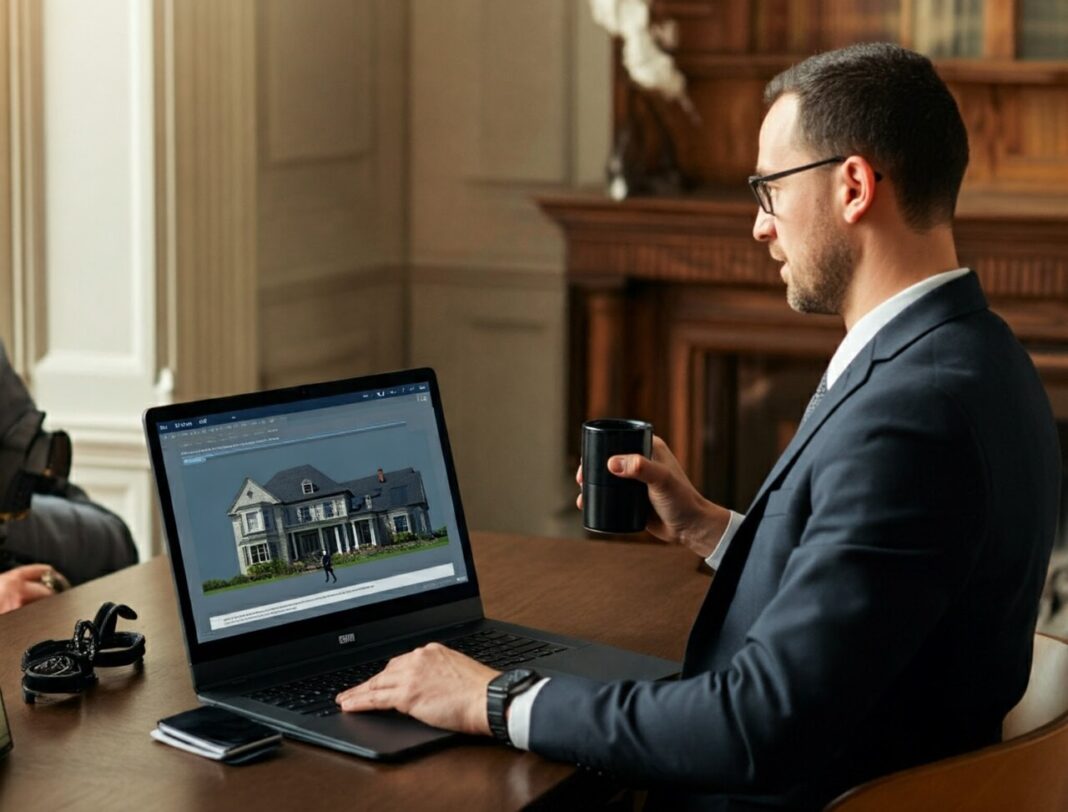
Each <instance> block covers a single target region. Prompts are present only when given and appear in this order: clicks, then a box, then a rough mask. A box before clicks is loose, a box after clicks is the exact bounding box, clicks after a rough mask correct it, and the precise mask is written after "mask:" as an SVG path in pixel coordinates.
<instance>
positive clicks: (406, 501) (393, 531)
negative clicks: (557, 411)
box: [158, 384, 468, 642]
mask: <svg viewBox="0 0 1068 812" xmlns="http://www.w3.org/2000/svg"><path fill="white" fill-rule="evenodd" d="M428 388H429V387H428V385H427V384H415V385H406V386H403V387H397V388H395V389H389V390H381V391H368V392H359V393H351V394H347V395H344V396H339V397H329V398H321V399H318V400H313V401H300V402H297V403H293V404H287V405H280V406H270V407H264V408H259V409H247V410H242V411H237V412H232V413H223V414H214V415H204V416H200V417H195V418H192V419H188V420H182V421H175V422H172V423H170V424H168V423H160V424H158V429H159V437H160V446H161V449H162V452H163V459H164V466H165V467H166V471H167V479H168V482H169V483H170V488H171V492H170V495H171V501H172V503H173V506H174V514H175V522H176V524H177V529H178V537H179V544H180V546H181V550H182V557H183V560H184V562H185V573H186V579H187V582H188V586H189V592H190V596H191V602H192V605H193V614H194V617H195V622H196V627H197V636H198V638H199V640H200V641H201V642H205V641H209V640H217V639H222V638H225V637H228V636H231V635H234V634H243V633H245V632H248V631H255V630H258V629H262V628H268V627H272V626H277V625H280V624H283V623H290V622H293V621H297V620H303V619H305V618H308V617H315V616H318V615H322V614H327V613H332V612H335V611H338V610H339V609H348V608H352V607H356V606H361V605H365V604H368V603H375V602H378V601H383V600H390V599H393V598H397V597H402V596H404V595H410V594H413V593H415V592H421V591H426V590H430V589H436V588H440V587H444V586H452V585H454V584H456V583H458V582H463V581H466V580H467V578H468V574H467V569H466V565H465V562H464V556H463V550H462V545H461V544H460V542H459V534H458V530H457V524H456V517H455V515H454V513H453V502H452V498H451V494H450V492H449V487H448V474H447V471H446V468H445V462H444V458H443V456H442V451H441V441H440V439H439V437H438V433H437V424H436V420H435V415H434V409H433V405H432V403H431V402H430V397H429V391H428Z"/></svg>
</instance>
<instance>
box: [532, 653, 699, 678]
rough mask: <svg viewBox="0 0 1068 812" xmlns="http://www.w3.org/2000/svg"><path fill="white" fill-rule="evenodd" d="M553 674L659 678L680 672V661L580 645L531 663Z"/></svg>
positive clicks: (547, 674) (549, 674)
mask: <svg viewBox="0 0 1068 812" xmlns="http://www.w3.org/2000/svg"><path fill="white" fill-rule="evenodd" d="M531 665H532V666H533V667H534V668H535V669H536V670H538V671H544V672H545V673H546V676H552V672H553V671H558V672H559V673H561V674H572V675H574V676H578V677H588V678H590V679H601V680H604V679H613V680H615V679H635V680H645V679H648V680H659V679H665V678H666V677H670V676H674V675H675V674H678V673H679V664H678V663H674V662H671V661H670V660H662V659H660V658H659V657H649V656H647V655H645V654H637V653H636V652H633V651H625V650H623V649H619V648H614V647H613V646H601V645H596V646H580V647H578V648H572V649H568V650H567V651H561V652H560V653H559V654H552V655H550V656H548V657H543V658H541V659H539V660H536V661H535V662H534V663H532V664H531Z"/></svg>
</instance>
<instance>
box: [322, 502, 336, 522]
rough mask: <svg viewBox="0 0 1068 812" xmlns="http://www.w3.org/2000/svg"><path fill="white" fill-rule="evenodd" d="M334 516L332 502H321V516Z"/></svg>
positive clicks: (328, 517) (327, 517) (329, 517)
mask: <svg viewBox="0 0 1068 812" xmlns="http://www.w3.org/2000/svg"><path fill="white" fill-rule="evenodd" d="M333 516H334V503H333V502H323V518H325V519H331V518H333Z"/></svg>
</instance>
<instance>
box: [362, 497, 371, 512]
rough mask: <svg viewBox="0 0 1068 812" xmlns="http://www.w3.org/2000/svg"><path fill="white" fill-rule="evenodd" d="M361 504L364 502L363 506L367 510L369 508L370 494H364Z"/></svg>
mask: <svg viewBox="0 0 1068 812" xmlns="http://www.w3.org/2000/svg"><path fill="white" fill-rule="evenodd" d="M363 504H364V507H366V508H367V509H368V510H370V509H371V495H370V494H368V495H367V496H365V497H364V498H363Z"/></svg>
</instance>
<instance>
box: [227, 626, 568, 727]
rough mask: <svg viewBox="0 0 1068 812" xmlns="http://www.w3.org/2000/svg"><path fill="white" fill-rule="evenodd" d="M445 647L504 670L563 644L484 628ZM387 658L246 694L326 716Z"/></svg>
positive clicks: (377, 669) (305, 712)
mask: <svg viewBox="0 0 1068 812" xmlns="http://www.w3.org/2000/svg"><path fill="white" fill-rule="evenodd" d="M444 644H445V645H447V646H448V647H449V648H452V649H456V650H457V651H459V652H462V653H464V654H466V655H467V656H468V657H471V658H473V659H475V660H478V661H479V662H480V663H484V664H485V665H488V666H490V667H491V668H499V669H501V670H506V669H509V668H513V667H514V666H517V665H520V664H522V663H526V662H530V661H531V660H534V659H537V658H538V657H545V656H547V655H549V654H556V653H557V652H560V651H564V650H566V648H567V646H561V645H557V644H556V643H547V642H545V641H544V640H534V639H531V638H529V637H522V636H520V635H518V634H509V633H508V632H502V631H497V630H493V629H484V630H482V631H478V632H473V633H472V634H468V635H464V636H463V637H456V638H453V639H451V640H446V641H444ZM387 662H388V661H387V660H376V661H374V662H371V663H361V664H359V665H355V666H350V667H346V668H339V669H338V670H336V671H330V672H328V673H326V674H316V675H315V676H313V677H305V678H303V679H299V680H294V681H293V682H287V683H285V684H284V685H275V686H272V687H270V688H264V689H262V690H259V691H254V692H252V693H250V694H248V697H249V699H255V700H257V701H259V702H265V703H267V704H268V705H274V706H275V707H279V708H284V709H285V710H291V711H296V712H297V713H302V714H305V715H307V716H330V715H332V714H335V713H338V712H340V710H341V709H340V708H339V707H338V706H337V705H336V704H334V697H335V696H337V695H338V694H339V693H340V692H341V691H343V690H344V689H346V688H348V687H349V686H351V685H357V684H358V683H361V682H364V681H366V680H368V679H370V678H371V677H373V676H374V675H375V674H377V673H378V672H379V671H381V670H382V669H383V668H385V667H386V663H387Z"/></svg>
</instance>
